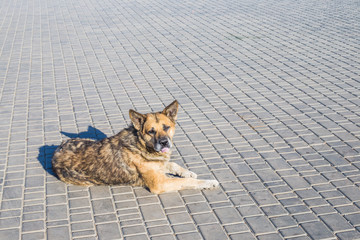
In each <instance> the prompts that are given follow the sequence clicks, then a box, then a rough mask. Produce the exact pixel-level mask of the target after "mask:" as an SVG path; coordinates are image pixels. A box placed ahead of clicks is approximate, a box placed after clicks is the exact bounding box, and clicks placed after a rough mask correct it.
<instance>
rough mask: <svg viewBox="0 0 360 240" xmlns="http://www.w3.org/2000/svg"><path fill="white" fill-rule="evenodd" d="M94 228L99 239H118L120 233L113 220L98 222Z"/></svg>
mask: <svg viewBox="0 0 360 240" xmlns="http://www.w3.org/2000/svg"><path fill="white" fill-rule="evenodd" d="M96 230H97V233H98V237H99V239H120V238H121V233H120V229H119V225H118V224H117V223H115V222H112V223H106V224H98V225H96Z"/></svg>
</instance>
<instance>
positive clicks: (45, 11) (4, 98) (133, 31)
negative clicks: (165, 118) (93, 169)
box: [0, 0, 360, 240]
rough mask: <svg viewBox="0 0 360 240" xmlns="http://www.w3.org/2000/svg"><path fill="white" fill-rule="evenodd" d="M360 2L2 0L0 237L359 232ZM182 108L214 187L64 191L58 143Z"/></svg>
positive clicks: (179, 156)
mask: <svg viewBox="0 0 360 240" xmlns="http://www.w3.org/2000/svg"><path fill="white" fill-rule="evenodd" d="M358 11H359V4H358V2H357V1H346V2H343V1H338V0H335V1H334V2H331V3H329V4H324V3H323V2H314V1H308V0H307V1H300V2H294V1H289V0H285V1H283V2H281V3H279V2H278V1H273V0H272V1H263V0H256V1H250V0H240V1H230V0H221V1H214V0H205V1H197V2H196V1H195V2H186V1H185V2H184V1H182V2H181V1H180V2H174V1H168V0H165V1H159V0H155V1H151V2H148V1H137V2H136V3H135V2H132V1H121V2H119V1H109V0H104V1H101V3H100V2H96V1H92V2H87V1H83V0H80V1H74V0H63V1H53V0H49V1H35V2H28V1H24V0H16V1H2V2H1V3H0V238H1V239H18V238H21V239H44V238H48V239H72V238H73V239H84V240H85V239H119V238H122V237H125V238H126V239H149V238H151V239H202V238H204V239H222V238H224V239H242V240H243V239H286V238H291V239H322V238H328V239H337V238H338V239H355V238H359V234H358V233H359V230H360V229H359V224H360V223H359V213H360V190H359V184H360V177H359V173H360V170H359V169H360V164H359V160H360V158H359V153H360V143H359V142H360V141H359V140H360V139H359V133H360V128H359V123H360V122H359V120H358V119H360V118H359V111H358V109H359V105H360V101H359V100H358V98H359V93H358V92H359V91H358V89H359V81H358V79H359V76H360V70H359V63H360V59H359V47H358V44H357V43H358V41H357V40H358V37H359V31H358V28H357V25H356V24H354V23H356V22H359V14H358ZM174 98H176V99H177V100H178V101H179V102H180V112H179V118H178V121H177V124H178V127H177V134H176V135H175V138H174V152H173V157H172V160H173V161H175V162H176V163H178V164H180V165H181V166H184V167H185V168H188V169H190V170H191V171H194V172H196V173H197V174H198V176H199V178H208V179H217V180H218V181H220V188H219V189H215V190H202V191H199V190H184V191H180V192H179V193H166V194H163V195H160V196H156V195H153V194H151V193H149V191H148V190H146V189H144V188H140V187H135V188H132V187H129V186H110V187H109V186H92V187H83V186H71V185H66V184H64V183H62V182H60V181H59V180H58V179H57V178H56V177H55V176H53V174H54V173H53V172H52V170H51V158H52V155H53V153H54V151H55V149H56V147H57V146H58V145H59V144H60V142H61V141H62V140H65V139H67V138H71V137H80V138H92V139H102V138H104V137H106V136H111V135H113V134H114V133H117V132H118V131H119V130H120V129H122V128H124V127H126V126H127V124H128V123H129V122H130V121H129V117H128V110H129V109H130V108H133V109H136V110H138V111H140V112H148V111H149V110H152V111H158V110H160V109H161V108H163V107H164V106H165V105H166V104H168V103H169V102H171V101H172V100H173V99H174Z"/></svg>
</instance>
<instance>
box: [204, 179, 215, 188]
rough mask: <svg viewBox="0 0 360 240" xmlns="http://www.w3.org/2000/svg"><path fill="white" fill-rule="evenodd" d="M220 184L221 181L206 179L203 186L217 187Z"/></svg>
mask: <svg viewBox="0 0 360 240" xmlns="http://www.w3.org/2000/svg"><path fill="white" fill-rule="evenodd" d="M218 186H219V182H218V181H216V180H205V182H204V185H203V188H208V189H211V188H217V187H218Z"/></svg>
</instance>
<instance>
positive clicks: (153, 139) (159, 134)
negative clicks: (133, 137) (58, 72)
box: [129, 100, 179, 154]
mask: <svg viewBox="0 0 360 240" xmlns="http://www.w3.org/2000/svg"><path fill="white" fill-rule="evenodd" d="M178 108H179V104H178V102H177V101H176V100H175V101H174V102H172V103H171V104H170V105H169V106H167V107H166V108H165V109H164V110H163V111H162V112H157V113H148V114H141V113H138V112H135V111H134V110H130V111H129V115H130V119H131V122H132V124H133V126H134V128H135V129H136V130H138V135H139V137H140V138H141V139H142V140H143V142H144V144H145V146H146V148H147V149H149V150H151V151H155V152H158V153H163V154H165V153H169V152H170V148H171V146H172V138H173V136H174V133H175V121H176V118H177V113H178Z"/></svg>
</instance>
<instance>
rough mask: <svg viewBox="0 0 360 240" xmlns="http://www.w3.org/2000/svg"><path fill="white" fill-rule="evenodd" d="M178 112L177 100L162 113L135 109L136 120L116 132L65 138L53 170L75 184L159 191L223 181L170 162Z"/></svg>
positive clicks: (132, 113) (61, 178)
mask: <svg viewBox="0 0 360 240" xmlns="http://www.w3.org/2000/svg"><path fill="white" fill-rule="evenodd" d="M177 112H178V103H177V101H174V102H173V103H171V104H170V105H169V106H167V107H166V108H165V109H164V110H163V111H162V112H157V113H148V114H140V113H137V112H135V111H134V110H130V111H129V114H130V119H131V121H132V124H133V125H132V126H130V127H129V128H126V129H124V130H122V131H121V132H119V133H118V134H116V135H114V136H112V137H109V138H105V139H103V140H100V141H94V140H91V139H69V140H67V141H65V142H63V143H62V144H61V145H60V146H59V147H58V148H57V150H56V151H55V153H54V156H53V159H52V166H53V170H54V172H55V173H56V174H57V175H58V177H59V178H60V180H62V181H64V182H66V183H70V184H76V185H102V184H107V185H115V184H127V185H132V186H144V187H147V188H148V189H149V190H150V191H151V192H153V193H157V194H159V193H162V192H170V191H178V190H182V189H202V188H213V187H216V186H218V185H219V183H218V182H217V181H215V180H198V179H196V177H197V176H196V174H195V173H193V172H191V171H188V170H186V169H184V168H182V167H180V166H179V165H177V164H176V163H172V162H169V160H170V155H171V150H170V147H171V146H172V138H173V136H174V133H175V120H176V118H177ZM167 173H170V174H173V175H177V176H179V177H180V178H179V177H175V178H172V177H168V176H167Z"/></svg>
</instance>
